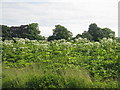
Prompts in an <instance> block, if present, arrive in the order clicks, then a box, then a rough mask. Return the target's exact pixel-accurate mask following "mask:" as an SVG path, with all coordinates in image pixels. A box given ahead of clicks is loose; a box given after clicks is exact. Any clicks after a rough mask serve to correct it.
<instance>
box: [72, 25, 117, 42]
mask: <svg viewBox="0 0 120 90" xmlns="http://www.w3.org/2000/svg"><path fill="white" fill-rule="evenodd" d="M79 37H82V38H87V39H88V40H94V41H99V40H100V39H102V38H115V32H114V31H112V30H111V29H109V28H100V27H98V26H97V24H96V23H92V24H90V25H89V28H88V31H84V32H83V33H82V35H81V34H77V35H76V37H75V38H79ZM75 38H74V39H75Z"/></svg>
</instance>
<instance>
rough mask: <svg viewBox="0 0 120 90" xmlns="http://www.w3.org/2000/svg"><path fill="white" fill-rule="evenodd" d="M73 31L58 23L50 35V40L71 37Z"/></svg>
mask: <svg viewBox="0 0 120 90" xmlns="http://www.w3.org/2000/svg"><path fill="white" fill-rule="evenodd" d="M72 35H73V34H72V32H70V31H68V30H67V28H65V27H64V26H61V25H56V26H55V29H53V35H52V36H49V37H48V41H51V40H59V39H65V40H68V39H71V38H72Z"/></svg>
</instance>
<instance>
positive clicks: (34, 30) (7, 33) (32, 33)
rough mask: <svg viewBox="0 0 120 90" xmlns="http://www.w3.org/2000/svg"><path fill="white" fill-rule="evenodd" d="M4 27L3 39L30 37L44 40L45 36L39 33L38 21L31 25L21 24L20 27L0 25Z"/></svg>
mask: <svg viewBox="0 0 120 90" xmlns="http://www.w3.org/2000/svg"><path fill="white" fill-rule="evenodd" d="M0 27H2V28H1V29H2V37H3V38H2V40H3V41H4V40H14V39H13V37H17V38H28V39H30V40H35V39H36V40H44V39H45V37H43V36H41V35H39V34H40V30H39V27H38V24H37V23H32V24H29V25H21V26H20V27H8V26H6V25H0Z"/></svg>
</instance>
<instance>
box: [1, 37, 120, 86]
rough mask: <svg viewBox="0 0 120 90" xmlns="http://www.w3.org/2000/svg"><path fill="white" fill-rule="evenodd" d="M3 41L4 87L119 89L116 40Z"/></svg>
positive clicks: (18, 39)
mask: <svg viewBox="0 0 120 90" xmlns="http://www.w3.org/2000/svg"><path fill="white" fill-rule="evenodd" d="M15 40H16V43H14V42H13V41H12V40H5V41H4V42H2V68H3V71H2V87H3V88H118V86H119V83H118V79H120V78H119V68H120V62H119V53H120V48H119V45H120V43H118V42H117V41H116V40H113V39H110V38H109V39H106V38H103V39H102V40H100V42H94V41H89V40H87V39H86V38H84V39H82V38H79V39H75V40H69V41H66V40H64V39H61V40H54V41H51V42H48V41H46V40H41V41H40V40H39V41H37V40H29V39H22V38H15Z"/></svg>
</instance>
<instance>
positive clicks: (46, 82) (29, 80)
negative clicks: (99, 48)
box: [2, 64, 117, 88]
mask: <svg viewBox="0 0 120 90" xmlns="http://www.w3.org/2000/svg"><path fill="white" fill-rule="evenodd" d="M3 66H4V65H3ZM2 86H3V88H116V87H117V81H109V82H100V81H93V80H92V78H91V77H90V75H89V73H88V72H87V71H86V70H85V69H82V68H73V67H72V68H70V67H69V68H66V69H60V70H59V71H52V70H51V69H48V68H46V67H45V65H43V64H42V65H41V64H32V65H28V66H26V67H22V68H7V69H5V68H4V67H3V84H2Z"/></svg>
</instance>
